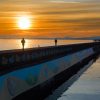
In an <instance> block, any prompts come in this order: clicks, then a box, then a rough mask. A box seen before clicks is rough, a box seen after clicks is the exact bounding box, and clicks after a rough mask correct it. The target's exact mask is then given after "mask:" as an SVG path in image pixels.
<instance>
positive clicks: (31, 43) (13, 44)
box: [0, 39, 92, 50]
mask: <svg viewBox="0 0 100 100" xmlns="http://www.w3.org/2000/svg"><path fill="white" fill-rule="evenodd" d="M85 42H92V41H90V40H58V45H64V44H75V43H85ZM53 45H54V40H43V39H40V40H39V39H38V40H36V39H35V40H32V39H26V43H25V48H34V47H38V46H40V47H43V46H53ZM21 48H22V45H21V39H0V50H10V49H21Z"/></svg>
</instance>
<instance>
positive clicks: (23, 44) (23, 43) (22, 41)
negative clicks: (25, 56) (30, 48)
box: [21, 38, 25, 51]
mask: <svg viewBox="0 0 100 100" xmlns="http://www.w3.org/2000/svg"><path fill="white" fill-rule="evenodd" d="M21 43H22V49H23V51H24V46H25V39H24V38H22V40H21Z"/></svg>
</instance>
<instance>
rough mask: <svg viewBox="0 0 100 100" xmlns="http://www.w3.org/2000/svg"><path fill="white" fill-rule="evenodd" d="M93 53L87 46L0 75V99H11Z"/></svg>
mask: <svg viewBox="0 0 100 100" xmlns="http://www.w3.org/2000/svg"><path fill="white" fill-rule="evenodd" d="M93 53H94V52H93V49H92V48H89V49H85V50H82V51H80V52H76V53H73V54H70V55H67V56H64V57H61V58H58V59H55V60H52V61H48V62H45V63H42V64H39V65H35V66H31V67H28V68H23V69H20V70H16V71H13V72H10V73H8V74H6V75H3V76H0V98H2V100H11V98H13V97H15V96H17V95H18V94H20V93H22V92H24V91H27V90H28V89H30V88H33V87H35V86H37V85H38V84H41V83H43V82H45V81H46V80H49V79H50V78H52V77H53V76H55V75H57V74H58V73H60V72H62V71H63V70H65V69H67V68H69V67H70V66H72V65H74V64H76V63H78V62H79V61H81V60H83V59H84V58H86V57H88V56H90V55H91V54H93ZM11 61H12V60H11ZM4 95H6V96H4ZM0 100H1V99H0Z"/></svg>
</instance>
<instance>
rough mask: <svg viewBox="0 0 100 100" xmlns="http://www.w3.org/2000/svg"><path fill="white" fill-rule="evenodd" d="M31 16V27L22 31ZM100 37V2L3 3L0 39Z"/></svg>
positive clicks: (15, 0) (16, 0) (2, 0)
mask: <svg viewBox="0 0 100 100" xmlns="http://www.w3.org/2000/svg"><path fill="white" fill-rule="evenodd" d="M24 15H25V16H29V18H30V21H31V27H30V28H29V29H27V30H22V29H20V28H19V27H18V17H20V16H24ZM91 36H100V0H0V38H3V37H8V38H10V37H14V38H15V37H27V38H28V37H36V38H37V37H51V38H52V37H53V38H55V37H61V38H62V37H91Z"/></svg>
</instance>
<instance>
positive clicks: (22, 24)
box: [18, 16, 31, 29]
mask: <svg viewBox="0 0 100 100" xmlns="http://www.w3.org/2000/svg"><path fill="white" fill-rule="evenodd" d="M30 26H31V21H30V18H29V17H28V16H21V17H19V18H18V27H19V28H20V29H29V28H30Z"/></svg>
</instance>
